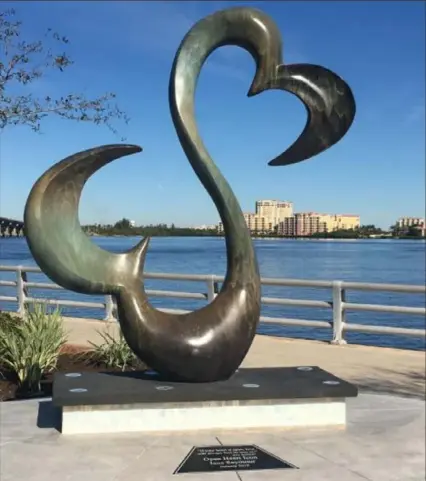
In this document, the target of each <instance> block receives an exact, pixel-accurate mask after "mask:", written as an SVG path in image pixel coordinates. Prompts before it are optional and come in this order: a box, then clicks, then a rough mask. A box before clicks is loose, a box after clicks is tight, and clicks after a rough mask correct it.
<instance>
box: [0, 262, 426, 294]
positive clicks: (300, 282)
mask: <svg viewBox="0 0 426 481" xmlns="http://www.w3.org/2000/svg"><path fill="white" fill-rule="evenodd" d="M17 270H21V271H23V272H36V273H42V270H41V269H40V268H39V267H33V266H1V265H0V271H6V272H16V271H17ZM143 277H144V278H145V279H165V280H185V281H208V280H213V281H214V282H223V281H224V276H217V275H210V274H173V273H160V272H146V273H144V275H143ZM261 282H262V284H264V285H276V286H287V287H318V288H330V287H332V286H333V281H317V280H307V279H280V278H268V277H262V278H261ZM341 287H342V289H353V290H367V291H394V292H406V293H419V294H421V293H425V292H426V286H422V285H410V284H380V283H365V282H347V281H342V284H341Z"/></svg>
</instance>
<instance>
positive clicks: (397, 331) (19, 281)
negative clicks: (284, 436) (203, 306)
mask: <svg viewBox="0 0 426 481" xmlns="http://www.w3.org/2000/svg"><path fill="white" fill-rule="evenodd" d="M1 271H3V272H5V271H6V272H15V275H16V280H15V281H5V280H0V287H1V286H4V287H15V288H16V296H0V301H6V302H17V303H18V312H20V313H23V312H24V310H25V306H26V304H31V303H36V302H37V303H45V304H54V305H57V306H70V307H84V308H96V309H105V316H104V320H105V321H114V320H116V317H115V315H116V314H115V312H116V309H115V304H114V300H113V298H112V297H111V296H105V302H102V303H101V302H87V301H71V300H62V299H43V298H36V297H31V295H30V291H29V290H30V289H55V290H63V288H62V287H61V286H58V285H57V284H54V283H50V282H49V283H46V282H29V281H28V277H27V273H29V272H32V273H41V272H42V271H41V270H40V269H39V268H38V267H23V266H0V272H1ZM144 279H161V280H172V281H179V280H180V281H196V282H200V281H203V282H205V283H206V285H207V292H206V293H201V292H184V291H166V290H148V289H147V290H146V292H147V294H148V295H149V296H152V297H170V298H175V299H178V298H180V299H198V300H204V301H207V302H211V301H212V300H213V299H214V298H215V296H216V295H217V293H218V292H219V283H221V282H223V280H224V277H223V276H216V275H197V274H188V275H187V274H160V273H144ZM261 281H262V286H286V287H305V288H318V289H331V290H332V301H331V302H329V301H322V300H312V299H310V300H307V299H306V300H305V299H283V298H277V297H262V304H265V305H279V306H297V307H308V308H322V309H324V308H326V309H330V310H331V314H332V320H330V321H319V320H305V319H289V318H282V317H266V316H262V317H261V318H260V321H261V322H264V323H273V324H280V325H287V326H303V327H311V328H312V327H314V328H325V329H331V331H332V339H331V343H332V344H346V341H345V339H344V332H345V331H357V332H367V333H375V334H394V335H403V336H413V337H425V336H426V330H425V329H414V328H413V329H411V328H404V327H391V326H374V325H364V324H354V323H348V322H347V320H346V317H345V313H346V312H347V311H349V310H352V311H370V312H389V313H401V314H409V315H421V316H424V315H426V308H424V307H405V306H394V305H380V304H361V303H353V302H346V291H347V290H355V291H370V292H371V291H373V292H374V291H385V292H386V291H387V292H400V293H407V294H408V293H409V294H423V293H425V292H426V287H425V286H420V285H405V284H372V283H363V282H344V281H315V280H299V279H273V278H262V279H261ZM161 310H163V311H165V312H171V313H176V314H182V313H186V312H190V311H187V310H181V309H165V308H163V309H161Z"/></svg>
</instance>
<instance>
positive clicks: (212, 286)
mask: <svg viewBox="0 0 426 481" xmlns="http://www.w3.org/2000/svg"><path fill="white" fill-rule="evenodd" d="M216 291H217V284H216V282H215V281H214V276H209V278H208V279H207V300H208V302H212V301H213V300H214V298H215V297H216V294H217V292H216Z"/></svg>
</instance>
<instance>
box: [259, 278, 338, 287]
mask: <svg viewBox="0 0 426 481" xmlns="http://www.w3.org/2000/svg"><path fill="white" fill-rule="evenodd" d="M260 280H261V282H262V284H263V285H265V286H284V287H319V288H330V287H333V281H311V280H308V279H273V278H271V277H262V278H261V279H260Z"/></svg>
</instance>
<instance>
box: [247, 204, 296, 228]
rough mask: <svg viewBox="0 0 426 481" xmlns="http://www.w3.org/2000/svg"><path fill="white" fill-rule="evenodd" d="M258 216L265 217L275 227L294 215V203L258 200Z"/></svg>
mask: <svg viewBox="0 0 426 481" xmlns="http://www.w3.org/2000/svg"><path fill="white" fill-rule="evenodd" d="M256 215H258V216H260V217H264V218H265V219H267V222H269V223H271V224H272V225H273V227H275V226H276V225H277V224H279V223H280V222H282V221H283V220H284V219H285V218H286V217H291V216H292V215H293V202H289V201H283V200H258V201H256Z"/></svg>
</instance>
